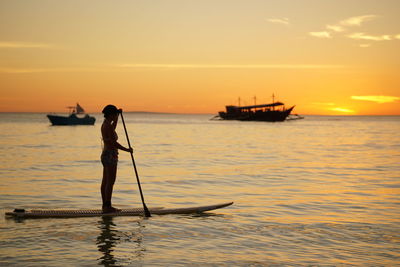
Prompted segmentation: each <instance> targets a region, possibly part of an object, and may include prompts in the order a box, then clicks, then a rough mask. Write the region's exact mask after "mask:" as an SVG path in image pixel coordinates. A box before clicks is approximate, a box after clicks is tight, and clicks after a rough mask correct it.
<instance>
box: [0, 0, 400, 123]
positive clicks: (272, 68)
mask: <svg viewBox="0 0 400 267" xmlns="http://www.w3.org/2000/svg"><path fill="white" fill-rule="evenodd" d="M399 10H400V2H399V1H396V0H383V1H378V2H377V1H373V0H353V1H345V0H326V1H319V0H299V1H292V0H280V1H278V0H276V1H274V0H272V1H262V0H246V1H245V0H218V1H214V0H202V1H187V0H169V1H165V0H155V1H145V0H137V1H103V0H99V1H94V0H88V1H78V0H71V1H59V0H42V1H34V0H25V1H13V0H2V1H1V2H0V112H64V111H67V110H66V109H65V106H70V105H74V104H75V103H76V102H79V103H80V104H81V105H82V106H83V107H84V108H85V109H86V110H87V111H88V112H100V111H101V109H102V107H103V106H105V105H106V104H110V103H112V104H115V105H117V106H118V107H122V108H123V109H124V110H125V111H154V112H173V113H211V114H212V113H217V112H218V111H220V110H223V109H224V107H225V105H231V104H234V105H235V104H238V98H239V97H240V99H241V104H242V105H251V104H254V96H256V103H257V104H263V103H270V102H271V101H272V95H273V94H274V95H275V100H277V101H281V102H284V103H285V104H286V106H292V105H296V108H295V110H294V113H299V114H321V115H400V105H399V104H400V75H399V73H400V49H399V47H400V20H399V19H398V13H399Z"/></svg>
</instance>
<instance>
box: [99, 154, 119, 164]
mask: <svg viewBox="0 0 400 267" xmlns="http://www.w3.org/2000/svg"><path fill="white" fill-rule="evenodd" d="M101 163H102V164H103V166H109V165H117V163H118V151H117V150H104V151H103V153H101Z"/></svg>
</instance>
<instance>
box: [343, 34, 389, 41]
mask: <svg viewBox="0 0 400 267" xmlns="http://www.w3.org/2000/svg"><path fill="white" fill-rule="evenodd" d="M347 37H349V38H351V39H355V40H368V41H390V40H393V39H394V38H395V37H394V36H392V35H388V34H384V35H368V34H365V33H363V32H356V33H352V34H349V35H347Z"/></svg>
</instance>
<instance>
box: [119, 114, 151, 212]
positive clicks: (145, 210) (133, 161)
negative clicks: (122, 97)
mask: <svg viewBox="0 0 400 267" xmlns="http://www.w3.org/2000/svg"><path fill="white" fill-rule="evenodd" d="M119 111H120V114H121V119H122V124H123V125H124V130H125V135H126V140H127V141H128V146H129V148H132V147H131V142H129V137H128V131H127V130H126V126H125V121H124V116H123V115H122V109H120V110H119ZM130 154H131V159H132V164H133V168H134V170H135V174H136V181H137V184H138V186H139V191H140V197H141V198H142V203H143V209H144V215H145V216H146V217H151V214H150V211H149V209H148V208H147V207H146V204H145V203H144V197H143V192H142V187H141V186H140V180H139V175H138V172H137V169H136V164H135V159H134V158H133V152H131V153H130Z"/></svg>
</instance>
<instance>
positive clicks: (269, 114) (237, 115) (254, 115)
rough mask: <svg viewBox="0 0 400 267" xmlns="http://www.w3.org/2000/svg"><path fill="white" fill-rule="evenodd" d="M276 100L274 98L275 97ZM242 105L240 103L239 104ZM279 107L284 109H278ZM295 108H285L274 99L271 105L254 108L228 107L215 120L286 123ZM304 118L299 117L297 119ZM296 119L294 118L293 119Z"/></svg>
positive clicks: (253, 106)
mask: <svg viewBox="0 0 400 267" xmlns="http://www.w3.org/2000/svg"><path fill="white" fill-rule="evenodd" d="M273 98H274V96H273ZM239 103H240V102H239ZM277 107H282V108H281V109H277ZM294 107H295V106H292V107H290V108H285V104H283V103H282V102H275V101H274V99H273V101H272V103H271V104H261V105H252V106H240V104H239V106H226V111H220V112H219V113H218V115H217V116H215V117H214V119H215V118H219V119H222V120H240V121H268V122H276V121H284V120H286V118H288V116H289V115H290V112H292V110H293V109H294ZM300 118H302V117H300V116H298V115H297V118H296V119H300ZM292 119H294V118H292Z"/></svg>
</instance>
